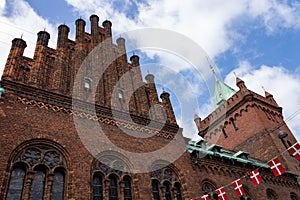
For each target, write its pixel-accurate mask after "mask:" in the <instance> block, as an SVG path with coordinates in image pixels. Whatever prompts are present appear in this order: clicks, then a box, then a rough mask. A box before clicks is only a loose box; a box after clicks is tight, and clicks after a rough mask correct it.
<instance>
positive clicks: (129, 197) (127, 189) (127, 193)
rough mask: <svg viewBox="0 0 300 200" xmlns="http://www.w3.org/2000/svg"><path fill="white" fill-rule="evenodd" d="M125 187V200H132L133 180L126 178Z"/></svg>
mask: <svg viewBox="0 0 300 200" xmlns="http://www.w3.org/2000/svg"><path fill="white" fill-rule="evenodd" d="M124 185H125V187H124V200H132V194H131V180H130V178H129V177H127V176H126V177H125V178H124Z"/></svg>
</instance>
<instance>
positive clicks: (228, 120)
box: [194, 78, 299, 172]
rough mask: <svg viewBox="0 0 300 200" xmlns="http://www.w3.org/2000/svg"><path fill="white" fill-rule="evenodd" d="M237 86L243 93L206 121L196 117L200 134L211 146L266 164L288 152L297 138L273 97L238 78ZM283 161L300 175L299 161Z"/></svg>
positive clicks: (220, 106) (231, 99)
mask: <svg viewBox="0 0 300 200" xmlns="http://www.w3.org/2000/svg"><path fill="white" fill-rule="evenodd" d="M236 84H237V86H238V88H239V91H237V92H236V93H235V94H233V95H232V96H231V97H230V98H228V99H227V100H226V101H224V102H223V103H222V104H221V105H219V106H218V107H217V108H216V109H215V110H214V111H213V112H212V113H211V114H209V115H208V116H207V117H206V118H204V119H203V120H201V119H200V118H199V117H198V116H195V119H194V121H195V123H196V126H197V128H198V131H199V135H200V136H202V137H203V138H204V139H205V140H207V141H208V142H209V143H212V144H217V145H221V146H223V147H224V148H226V149H229V150H234V151H246V152H249V153H251V155H253V156H254V157H255V158H257V159H259V160H262V161H265V162H266V161H268V160H269V159H271V158H272V156H273V157H274V156H277V155H279V154H280V153H281V152H283V151H285V150H286V148H287V147H288V146H290V145H292V144H294V143H295V142H296V139H295V137H294V136H293V134H292V132H291V131H290V130H289V128H288V126H287V125H286V123H285V121H284V119H283V114H282V108H281V107H279V106H278V104H277V102H276V101H275V99H274V98H273V95H272V94H270V93H269V92H265V96H261V95H259V94H257V93H255V92H253V91H251V90H249V89H248V88H247V87H246V85H245V83H244V81H243V80H241V79H240V78H237V79H236ZM279 130H284V131H285V132H286V133H287V136H286V138H284V139H280V138H278V136H277V133H278V131H279ZM282 160H283V163H284V165H285V166H293V167H290V170H294V171H296V172H299V170H298V167H296V166H297V165H298V164H297V162H295V161H294V160H293V159H291V157H290V156H289V155H284V156H283V159H282Z"/></svg>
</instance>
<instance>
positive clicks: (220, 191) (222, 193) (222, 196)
mask: <svg viewBox="0 0 300 200" xmlns="http://www.w3.org/2000/svg"><path fill="white" fill-rule="evenodd" d="M216 193H217V194H218V199H219V200H228V198H227V195H226V193H225V189H224V187H221V188H219V189H217V190H216Z"/></svg>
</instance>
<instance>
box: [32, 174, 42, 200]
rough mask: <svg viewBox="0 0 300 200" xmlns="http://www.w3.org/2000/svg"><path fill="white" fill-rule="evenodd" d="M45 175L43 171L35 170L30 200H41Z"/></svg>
mask: <svg viewBox="0 0 300 200" xmlns="http://www.w3.org/2000/svg"><path fill="white" fill-rule="evenodd" d="M45 178H46V173H45V171H44V170H43V169H38V170H35V172H34V178H33V181H32V185H31V190H30V200H37V199H43V197H44V188H45Z"/></svg>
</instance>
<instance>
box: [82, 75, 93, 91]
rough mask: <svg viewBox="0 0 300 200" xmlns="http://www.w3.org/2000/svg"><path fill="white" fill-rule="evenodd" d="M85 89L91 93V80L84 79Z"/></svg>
mask: <svg viewBox="0 0 300 200" xmlns="http://www.w3.org/2000/svg"><path fill="white" fill-rule="evenodd" d="M84 89H85V90H87V91H90V90H91V89H92V81H91V79H89V78H84Z"/></svg>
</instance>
